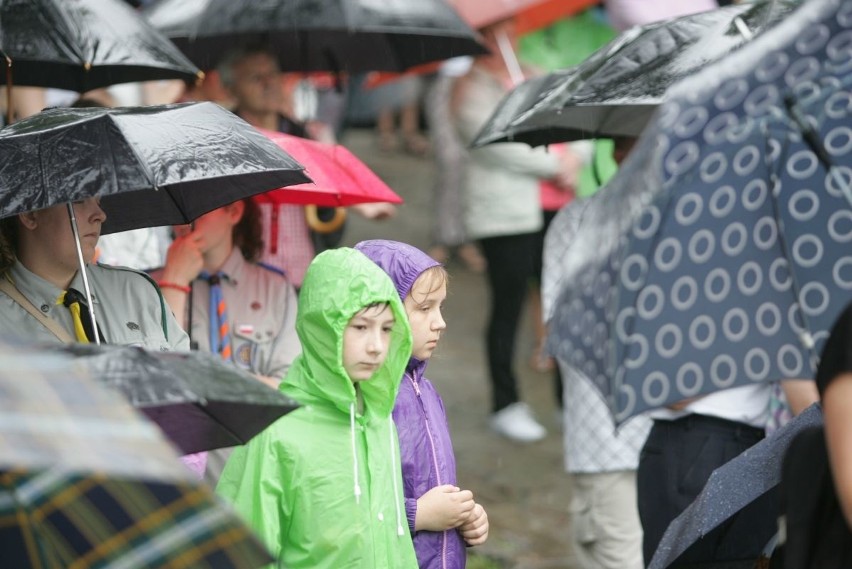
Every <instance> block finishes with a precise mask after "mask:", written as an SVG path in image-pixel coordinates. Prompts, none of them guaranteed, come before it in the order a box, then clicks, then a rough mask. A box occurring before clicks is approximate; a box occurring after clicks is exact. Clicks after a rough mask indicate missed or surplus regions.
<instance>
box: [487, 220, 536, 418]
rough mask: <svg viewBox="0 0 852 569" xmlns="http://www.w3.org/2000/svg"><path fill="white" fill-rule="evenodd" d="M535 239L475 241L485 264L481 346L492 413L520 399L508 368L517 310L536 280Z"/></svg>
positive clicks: (515, 237) (516, 237) (528, 236)
mask: <svg viewBox="0 0 852 569" xmlns="http://www.w3.org/2000/svg"><path fill="white" fill-rule="evenodd" d="M538 238H539V237H538V234H536V233H523V234H520V235H507V236H500V237H488V238H485V239H480V241H479V243H480V246H481V247H482V254H483V255H484V256H485V259H486V261H487V262H488V272H487V278H488V285H489V287H490V289H491V303H490V305H491V309H490V315H489V318H488V327H487V330H486V335H485V345H486V351H487V357H488V371H489V374H490V378H491V387H492V392H491V394H492V409H493V410H494V411H499V410H500V409H503V408H504V407H506V406H508V405H511V404H512V403H515V402H517V401H519V400H520V397H519V395H518V382H517V378H516V376H515V372H514V370H513V367H512V365H513V361H514V357H515V339H516V336H517V332H518V323H519V320H520V317H521V311H522V309H523V306H524V300H525V299H526V296H527V292H528V287H529V285H530V282H531V281H532V280H533V279H535V277H536V274H535V269H536V260H537V259H538V258H539V257H540V256H541V252H540V251H539V241H537V240H538ZM539 262H540V261H539Z"/></svg>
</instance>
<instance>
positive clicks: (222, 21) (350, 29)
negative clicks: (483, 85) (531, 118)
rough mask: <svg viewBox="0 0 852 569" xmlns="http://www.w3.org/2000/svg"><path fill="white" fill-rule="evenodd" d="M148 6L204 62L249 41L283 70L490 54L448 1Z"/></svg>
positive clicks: (180, 0) (214, 1)
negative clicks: (270, 53) (276, 60)
mask: <svg viewBox="0 0 852 569" xmlns="http://www.w3.org/2000/svg"><path fill="white" fill-rule="evenodd" d="M143 13H144V14H145V15H146V16H147V17H148V19H149V21H150V22H151V23H152V24H153V25H154V26H155V27H156V28H158V29H159V30H161V31H162V32H163V33H164V34H165V35H166V36H168V37H169V38H170V39H171V40H172V41H173V42H174V43H175V44H176V45H177V46H178V47H179V48H180V49H181V50H182V51H183V52H184V53H185V54H186V55H187V56H188V57H189V58H190V59H191V60H192V61H193V62H195V64H196V65H198V66H199V67H201V68H202V69H210V68H212V67H215V66H216V65H217V64H218V62H219V61H220V60H221V58H222V56H223V55H224V54H225V53H226V52H227V51H228V50H230V49H233V48H234V47H237V46H241V45H245V44H248V43H251V44H257V43H263V44H265V45H266V46H268V48H269V49H270V50H271V51H273V52H274V53H277V54H279V55H280V60H281V61H280V63H281V66H282V68H283V69H284V70H285V71H334V72H349V73H356V72H362V71H401V70H403V69H407V68H409V67H412V66H414V65H418V64H421V63H427V62H430V61H437V60H441V59H448V58H450V57H454V56H459V55H477V54H482V53H486V49H485V48H484V47H483V46H482V45H480V44H479V42H478V41H477V39H476V35H475V33H474V32H473V31H472V30H471V29H470V27H469V26H468V25H467V24H465V23H464V21H463V20H462V19H461V17H459V15H458V14H457V13H456V12H455V10H454V9H453V8H452V7H450V6H449V5H448V4H447V3H446V2H445V1H444V0H381V1H376V0H273V1H269V0H263V1H262V0H253V1H245V2H233V1H232V0H198V1H195V2H192V3H188V2H186V1H185V0H160V1H158V2H154V3H153V4H151V5H150V6H149V7H147V8H146V9H145V10H143Z"/></svg>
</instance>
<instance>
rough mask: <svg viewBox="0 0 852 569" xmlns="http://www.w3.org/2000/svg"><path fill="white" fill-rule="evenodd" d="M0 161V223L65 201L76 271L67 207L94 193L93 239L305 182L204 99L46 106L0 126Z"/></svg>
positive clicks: (188, 218) (257, 136)
mask: <svg viewBox="0 0 852 569" xmlns="http://www.w3.org/2000/svg"><path fill="white" fill-rule="evenodd" d="M0 156H2V157H3V160H2V162H0V218H2V217H8V216H11V215H15V214H17V213H24V212H27V211H33V210H38V209H43V208H46V207H50V206H52V205H57V204H61V203H67V204H68V214H69V218H70V221H71V227H72V230H73V231H74V235H75V239H76V243H77V257H78V260H79V262H80V267H81V268H83V269H84V268H85V263H86V261H87V259H83V253H82V249H81V248H80V242H79V236H78V235H77V223H76V220H75V218H74V208H73V207H72V206H71V203H72V202H74V201H78V200H82V199H85V198H89V197H93V196H100V197H101V200H102V201H101V207H102V208H103V209H104V211H105V212H106V214H107V219H106V222H105V223H104V226H103V228H102V234H103V233H110V232H114V231H125V230H128V229H136V228H139V227H157V226H163V225H181V224H186V223H190V222H192V221H193V220H194V219H195V218H197V217H199V216H201V215H203V214H205V213H207V212H208V211H212V210H214V209H216V208H218V207H222V206H224V205H227V204H229V203H231V202H234V201H236V200H239V199H243V198H246V197H249V196H251V195H254V194H257V193H261V192H264V191H267V190H272V189H275V188H280V187H283V186H289V185H292V184H300V183H304V182H309V181H310V179H309V178H308V177H307V176H305V174H304V173H303V170H304V168H303V167H302V166H301V165H300V164H299V163H298V162H296V161H295V160H293V159H292V158H291V157H290V156H289V155H288V154H286V153H285V152H284V151H283V150H281V148H279V147H278V145H276V144H275V143H273V142H272V141H270V140H269V139H268V138H267V137H266V136H264V135H263V134H261V133H260V132H259V131H258V130H256V129H255V128H253V127H252V126H251V125H249V124H248V123H247V122H245V121H244V120H242V119H241V118H239V117H237V116H236V115H235V114H233V113H231V112H229V111H227V110H225V109H223V108H222V107H220V106H218V105H216V104H214V103H185V104H181V105H163V106H152V107H127V108H116V109H108V108H84V109H51V110H48V111H44V112H41V113H39V114H37V115H34V116H32V117H29V118H27V119H25V120H22V121H20V122H17V123H15V124H13V125H11V126H8V127H6V128H4V129H2V130H0ZM81 274H82V276H83V286H84V289H85V290H84V293H85V297H86V303H87V305H88V306H89V318H90V319H91V321H92V323H93V325H96V324H95V323H96V319H95V313H94V306H93V303H92V301H91V291H90V289H89V282H88V278H87V276H86V271H85V270H83V271H82V272H81ZM96 342H97V343H100V341H99V339H98V338H97V336H96Z"/></svg>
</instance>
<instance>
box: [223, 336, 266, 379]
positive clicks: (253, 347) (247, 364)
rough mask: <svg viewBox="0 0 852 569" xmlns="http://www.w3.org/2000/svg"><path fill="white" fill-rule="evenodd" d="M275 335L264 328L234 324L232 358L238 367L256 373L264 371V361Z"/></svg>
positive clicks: (261, 373)
mask: <svg viewBox="0 0 852 569" xmlns="http://www.w3.org/2000/svg"><path fill="white" fill-rule="evenodd" d="M272 341H273V336H272V335H270V334H267V333H266V330H265V329H264V328H260V327H257V326H251V325H241V324H234V328H233V330H232V331H231V359H232V361H233V363H234V365H236V366H237V367H239V368H241V369H244V370H247V371H250V372H252V373H255V374H259V375H265V374H264V373H263V366H264V362H265V361H266V360H267V359H268V357H269V353H270V350H271V349H272Z"/></svg>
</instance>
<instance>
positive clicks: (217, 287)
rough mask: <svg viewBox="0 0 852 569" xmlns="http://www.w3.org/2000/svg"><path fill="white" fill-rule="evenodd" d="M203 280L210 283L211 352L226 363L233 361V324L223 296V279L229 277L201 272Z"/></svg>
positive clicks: (220, 272) (219, 273)
mask: <svg viewBox="0 0 852 569" xmlns="http://www.w3.org/2000/svg"><path fill="white" fill-rule="evenodd" d="M201 278H203V279H206V280H207V282H209V283H210V311H209V314H210V325H209V328H210V351H211V352H213V353H214V354H219V357H221V358H222V359H223V360H225V361H226V362H229V361H231V324H230V322H228V308H227V306H226V305H225V297H224V295H223V294H222V279H226V278H228V276H227V275H226V274H225V273H223V272H222V271H219V272H218V273H216V274H215V275H211V274H210V273H208V272H207V271H202V272H201Z"/></svg>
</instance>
